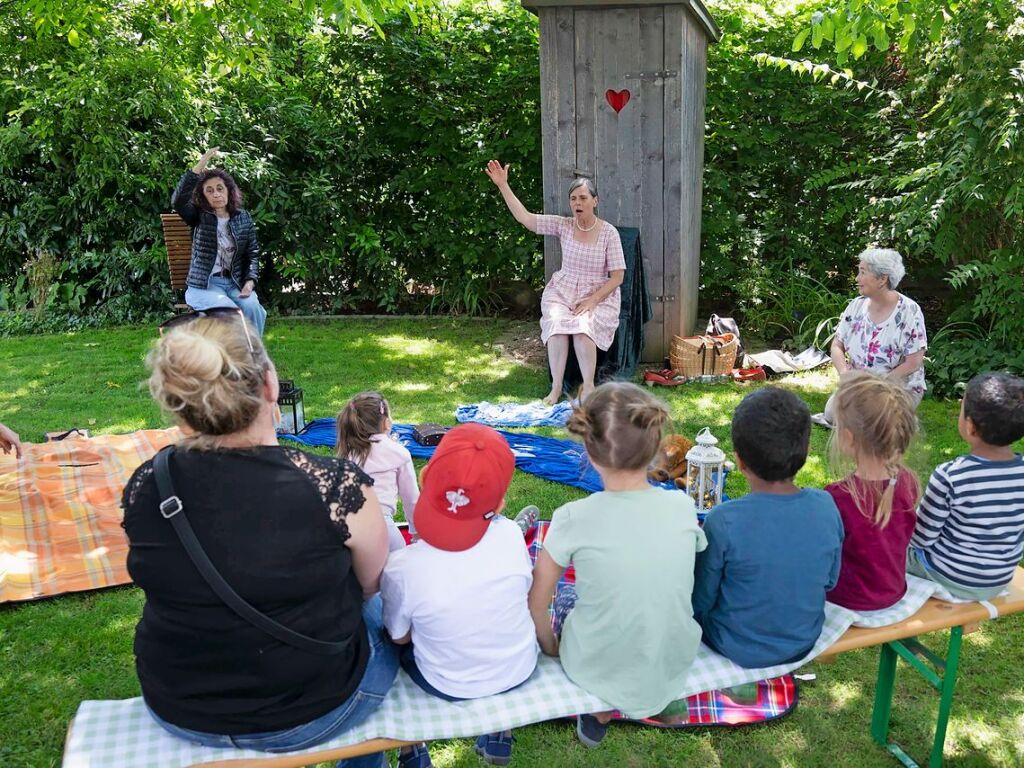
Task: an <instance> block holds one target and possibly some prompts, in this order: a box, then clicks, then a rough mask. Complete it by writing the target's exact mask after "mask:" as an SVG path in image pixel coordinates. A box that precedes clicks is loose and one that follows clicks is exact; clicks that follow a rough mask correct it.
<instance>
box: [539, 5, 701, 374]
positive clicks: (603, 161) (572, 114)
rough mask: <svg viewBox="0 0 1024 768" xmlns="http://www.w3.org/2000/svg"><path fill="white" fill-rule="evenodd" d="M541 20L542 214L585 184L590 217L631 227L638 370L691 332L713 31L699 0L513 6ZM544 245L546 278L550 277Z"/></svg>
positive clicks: (561, 205)
mask: <svg viewBox="0 0 1024 768" xmlns="http://www.w3.org/2000/svg"><path fill="white" fill-rule="evenodd" d="M522 3H523V5H524V6H525V7H526V8H528V9H530V10H531V11H533V12H535V13H536V14H537V15H538V17H539V18H540V73H541V75H540V76H541V126H542V127H541V131H542V138H543V155H544V163H543V167H544V212H545V213H557V214H562V215H566V213H567V211H568V207H569V201H568V195H567V191H568V188H569V184H570V183H571V182H572V180H573V179H574V178H576V177H579V176H586V177H588V178H591V179H593V180H594V182H595V183H596V185H597V189H598V194H599V204H598V215H599V216H600V217H601V218H603V219H605V220H606V221H609V222H611V223H612V224H615V225H617V226H626V227H637V228H638V229H639V230H640V241H641V248H642V251H643V256H644V263H645V266H646V272H647V286H648V291H649V293H650V296H651V301H652V306H653V309H654V316H653V318H652V319H651V321H650V322H649V323H648V324H647V326H646V329H645V331H646V333H645V336H646V342H645V347H644V354H643V358H644V360H649V361H660V360H661V359H662V358H663V357H664V356H665V355H666V354H667V353H668V348H669V344H670V343H671V340H672V336H673V335H674V334H684V335H685V334H689V333H691V332H692V331H693V326H694V322H695V321H696V316H697V286H698V281H699V271H700V221H701V180H702V176H703V167H704V87H705V73H706V58H707V57H706V55H707V47H708V44H709V42H714V41H717V40H718V38H719V36H720V33H719V30H718V27H716V26H715V23H714V21H713V20H712V18H711V16H710V14H709V13H708V11H707V9H706V8H705V7H704V6H703V4H702V3H701V2H700V0H664V1H663V2H651V1H650V0H522ZM560 263H561V254H560V252H559V247H558V243H557V240H556V238H551V237H548V238H545V244H544V266H545V274H546V276H548V277H549V276H550V275H551V273H552V272H554V271H555V270H556V269H558V267H559V264H560Z"/></svg>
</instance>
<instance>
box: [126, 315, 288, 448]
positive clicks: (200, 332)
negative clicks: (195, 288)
mask: <svg viewBox="0 0 1024 768" xmlns="http://www.w3.org/2000/svg"><path fill="white" fill-rule="evenodd" d="M250 340H251V343H252V345H253V349H252V351H250V349H249V343H250ZM146 365H147V366H148V367H149V369H150V371H151V373H150V376H149V391H150V393H151V394H152V395H153V399H154V400H156V401H157V402H158V403H159V404H160V406H161V408H163V410H164V411H165V412H167V413H168V414H170V415H171V417H172V418H173V419H174V420H175V421H176V422H178V423H183V424H186V425H187V426H188V427H190V428H191V430H192V431H193V432H195V435H194V436H192V437H190V438H188V440H189V442H190V447H196V448H204V447H205V448H209V447H213V445H212V441H211V440H210V438H211V437H216V436H220V435H229V434H233V433H235V432H239V431H241V430H243V429H245V428H247V427H248V426H249V425H250V424H252V422H253V421H254V420H255V419H256V417H257V415H259V412H260V408H261V407H262V406H263V381H264V374H265V372H266V370H267V369H268V368H269V367H270V360H269V359H268V358H267V356H266V352H265V351H264V349H263V344H262V342H261V341H260V339H259V338H258V337H256V336H253V335H251V334H250V335H249V336H248V337H247V335H246V332H245V328H244V327H243V326H242V325H241V320H240V321H239V322H235V321H232V320H225V319H222V318H205V317H201V318H198V319H196V320H194V321H193V322H191V323H188V324H187V325H182V326H175V327H173V328H171V329H169V330H168V331H167V332H166V333H165V334H164V336H163V337H162V338H161V339H159V340H158V341H157V342H156V344H154V346H153V348H152V350H150V353H149V355H148V356H147V358H146Z"/></svg>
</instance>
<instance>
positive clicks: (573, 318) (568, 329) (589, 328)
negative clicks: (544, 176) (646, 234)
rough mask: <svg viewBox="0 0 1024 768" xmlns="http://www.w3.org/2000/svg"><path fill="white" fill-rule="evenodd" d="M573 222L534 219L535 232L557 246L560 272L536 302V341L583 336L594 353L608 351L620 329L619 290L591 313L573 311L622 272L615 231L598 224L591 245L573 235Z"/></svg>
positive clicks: (620, 252) (552, 278)
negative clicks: (610, 276)
mask: <svg viewBox="0 0 1024 768" xmlns="http://www.w3.org/2000/svg"><path fill="white" fill-rule="evenodd" d="M574 229H575V225H574V220H573V219H572V218H565V217H563V216H544V215H538V216H537V234H539V235H555V236H557V237H558V241H559V243H561V245H562V268H561V269H560V270H558V271H557V272H555V274H553V275H552V276H551V280H550V281H549V282H548V284H547V285H546V286H545V287H544V294H543V295H542V296H541V299H540V340H541V341H543V342H544V343H545V344H547V343H548V339H549V338H551V336H553V335H555V334H559V333H564V334H568V335H572V334H576V333H582V334H586V335H587V336H589V337H590V338H591V339H593V340H594V343H595V344H596V345H597V348H598V349H608V347H610V346H611V345H612V340H613V339H614V338H615V331H616V329H618V327H619V289H618V288H616V289H615V290H614V291H612V292H611V293H610V294H608V296H607V297H606V298H605V299H604V301H602V302H601V303H600V304H598V305H597V306H596V307H595V308H594V310H593V311H592V312H585V313H583V314H581V315H574V314H573V313H572V308H573V307H574V306H576V305H577V304H578V303H579V302H580V301H582V300H583V299H585V298H586V297H587V296H589V295H590V294H592V293H593V292H594V291H596V290H597V289H598V288H600V287H601V286H602V285H604V284H605V283H606V282H607V281H608V273H609V272H613V271H615V270H617V269H623V270H624V269H625V268H626V259H625V257H624V256H623V255H622V241H621V240H619V231H618V230H617V229H615V227H613V226H612V225H611V224H609V223H608V222H607V221H602V222H601V231H600V233H599V234H598V238H597V242H596V243H593V244H591V243H581V242H580V241H578V240H576V239H575V238H574V237H573V231H574Z"/></svg>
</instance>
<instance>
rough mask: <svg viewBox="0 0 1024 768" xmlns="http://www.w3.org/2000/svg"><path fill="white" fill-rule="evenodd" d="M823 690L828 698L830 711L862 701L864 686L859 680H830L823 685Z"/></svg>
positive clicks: (858, 703) (861, 702)
mask: <svg viewBox="0 0 1024 768" xmlns="http://www.w3.org/2000/svg"><path fill="white" fill-rule="evenodd" d="M825 690H826V692H827V695H828V697H829V699H830V702H829V706H828V708H829V711H830V712H837V711H839V710H841V709H846V708H847V707H850V706H852V705H860V704H863V703H864V688H863V686H862V685H861V684H860V683H859V682H851V681H837V682H832V683H828V684H827V685H826V686H825Z"/></svg>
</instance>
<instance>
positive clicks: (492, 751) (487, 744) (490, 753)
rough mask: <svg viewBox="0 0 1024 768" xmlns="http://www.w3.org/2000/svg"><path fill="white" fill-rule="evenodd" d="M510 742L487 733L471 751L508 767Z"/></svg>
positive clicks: (506, 736)
mask: <svg viewBox="0 0 1024 768" xmlns="http://www.w3.org/2000/svg"><path fill="white" fill-rule="evenodd" d="M527 509H529V507H527ZM512 741H513V736H512V734H511V733H510V734H507V735H506V734H505V733H488V734H485V735H483V736H477V739H476V744H475V745H474V746H473V749H474V750H475V751H476V753H477V754H478V755H480V757H482V758H483V759H484V762H485V763H487V764H489V765H508V764H509V762H510V761H511V760H512Z"/></svg>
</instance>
